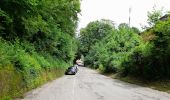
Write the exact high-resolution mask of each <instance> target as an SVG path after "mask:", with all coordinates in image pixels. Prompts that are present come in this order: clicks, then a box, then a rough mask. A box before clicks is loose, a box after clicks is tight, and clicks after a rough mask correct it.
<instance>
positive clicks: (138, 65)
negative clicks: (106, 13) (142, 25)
mask: <svg viewBox="0 0 170 100" xmlns="http://www.w3.org/2000/svg"><path fill="white" fill-rule="evenodd" d="M168 16H169V15H166V18H164V19H162V18H161V11H156V10H155V9H154V10H153V11H152V12H151V13H148V21H149V22H148V23H149V25H150V27H149V28H147V29H146V30H145V31H144V32H143V33H139V32H140V31H139V30H138V29H137V28H135V27H132V28H131V27H129V26H128V25H127V24H126V23H122V24H120V25H119V26H118V28H115V26H114V24H112V21H109V20H101V21H94V22H91V23H89V24H88V25H87V27H86V28H83V29H82V30H81V32H80V42H81V43H82V46H83V47H81V48H82V50H81V52H82V53H84V55H85V64H86V65H88V66H90V67H91V68H95V69H99V70H100V71H102V72H105V73H108V72H111V73H115V72H118V73H121V75H122V76H133V77H137V78H139V79H142V80H150V81H151V80H152V81H153V80H160V79H167V78H169V77H170V67H169V65H170V62H169V61H170V58H169V56H170V30H169V29H170V28H169V27H170V18H169V17H168ZM164 17H165V16H164ZM89 43H91V44H90V45H89ZM87 48H88V49H87Z"/></svg>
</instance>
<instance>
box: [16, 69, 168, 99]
mask: <svg viewBox="0 0 170 100" xmlns="http://www.w3.org/2000/svg"><path fill="white" fill-rule="evenodd" d="M17 100H18V99H17ZM19 100H170V94H168V93H165V92H161V91H157V90H153V89H150V88H146V87H141V86H138V85H133V84H129V83H125V82H122V81H119V80H116V79H112V78H110V77H107V76H104V75H101V74H99V73H97V72H96V71H94V70H91V69H89V68H85V67H80V68H79V71H78V73H77V74H76V75H65V76H63V77H61V78H59V79H56V80H54V81H52V82H49V83H47V84H45V85H43V86H41V87H39V88H37V89H35V90H32V91H30V92H28V93H26V94H25V96H24V98H23V99H19Z"/></svg>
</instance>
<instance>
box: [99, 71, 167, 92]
mask: <svg viewBox="0 0 170 100" xmlns="http://www.w3.org/2000/svg"><path fill="white" fill-rule="evenodd" d="M99 73H101V74H103V75H105V76H108V77H111V78H113V79H118V80H121V81H124V82H128V83H131V84H136V85H139V86H143V87H148V88H152V89H155V90H159V91H163V92H167V93H169V94H170V79H162V80H156V81H149V80H144V79H141V78H137V77H134V76H126V77H122V76H121V74H120V73H102V72H100V71H99Z"/></svg>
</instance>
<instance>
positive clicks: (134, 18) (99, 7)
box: [78, 0, 170, 30]
mask: <svg viewBox="0 0 170 100" xmlns="http://www.w3.org/2000/svg"><path fill="white" fill-rule="evenodd" d="M154 6H156V9H159V10H160V9H163V12H164V13H166V12H167V11H170V0H81V14H79V25H78V30H80V29H81V28H84V27H86V26H87V24H88V23H89V22H91V21H96V20H100V19H110V20H112V21H114V23H115V24H116V25H119V24H120V23H128V22H129V8H131V14H130V17H131V22H130V23H131V24H130V25H131V26H134V27H137V28H139V29H141V27H142V26H145V25H147V12H148V11H150V12H151V11H152V10H153V7H154Z"/></svg>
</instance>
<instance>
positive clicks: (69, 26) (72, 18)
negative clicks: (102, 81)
mask: <svg viewBox="0 0 170 100" xmlns="http://www.w3.org/2000/svg"><path fill="white" fill-rule="evenodd" d="M79 12H80V1H79V0H1V1H0V47H1V48H0V100H2V99H7V100H8V99H10V98H13V97H17V96H21V95H22V94H23V92H25V91H27V90H29V89H32V88H35V87H37V86H39V85H41V84H43V83H44V82H47V81H49V80H52V79H54V78H56V77H57V76H61V75H62V74H63V71H64V69H65V68H66V67H68V66H69V65H70V64H72V61H73V59H74V57H75V54H76V52H77V48H78V47H77V44H78V41H77V40H76V38H75V30H76V27H77V22H78V16H77V14H78V13H79Z"/></svg>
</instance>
